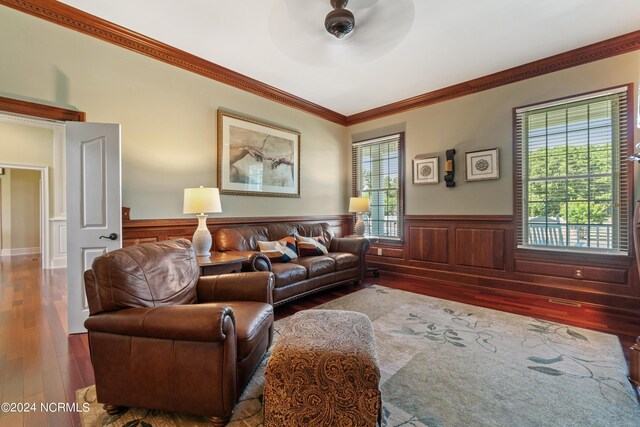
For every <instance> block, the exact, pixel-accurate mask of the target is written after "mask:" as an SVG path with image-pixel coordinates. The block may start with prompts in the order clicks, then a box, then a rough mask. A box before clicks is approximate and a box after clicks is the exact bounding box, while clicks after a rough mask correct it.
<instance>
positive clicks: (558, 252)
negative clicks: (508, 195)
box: [512, 83, 636, 260]
mask: <svg viewBox="0 0 640 427" xmlns="http://www.w3.org/2000/svg"><path fill="white" fill-rule="evenodd" d="M625 90H626V93H627V102H626V104H627V105H626V108H627V117H626V124H627V129H626V131H627V144H626V156H630V155H632V154H633V151H634V130H635V123H636V121H635V116H634V102H635V101H634V85H633V83H626V84H620V85H615V86H611V87H607V88H603V89H598V90H593V91H589V92H584V93H579V94H576V95H569V96H565V97H561V98H555V99H551V100H548V101H542V102H535V103H531V104H527V105H523V106H518V107H514V108H513V111H512V132H513V134H512V168H513V189H512V191H513V226H514V232H513V248H514V250H515V254H516V256H517V257H518V255H525V256H526V255H527V254H536V255H539V256H541V257H547V258H549V259H553V260H558V256H559V257H560V259H562V258H564V257H567V258H572V257H575V256H587V257H589V258H592V259H614V258H617V259H621V258H624V259H628V258H633V257H634V256H635V251H636V248H635V245H634V241H633V227H634V223H633V210H634V204H635V203H634V197H633V194H634V193H633V188H634V176H635V173H634V170H635V162H628V166H627V167H628V171H627V178H628V184H627V191H626V194H624V195H621V196H624V197H626V199H627V213H626V217H627V241H628V242H629V244H628V250H627V253H626V254H625V253H615V252H604V251H598V250H597V249H593V250H585V249H582V250H581V249H567V248H554V247H551V246H541V247H536V246H526V247H521V246H518V215H519V209H520V208H521V206H522V205H521V204H519V201H518V197H517V196H518V185H519V184H520V181H519V175H520V170H521V166H520V165H519V164H518V156H517V148H518V129H517V117H518V114H519V113H521V112H526V111H529V110H532V109H534V107H535V109H538V108H547V107H551V106H554V105H559V104H563V103H566V102H567V101H574V100H575V101H581V100H586V99H589V98H594V97H597V96H600V95H604V94H605V93H607V92H610V93H615V92H616V91H620V92H623V91H625ZM620 151H621V154H622V152H624V151H625V147H624V146H622V145H621V146H620ZM520 214H521V213H520ZM518 258H519V257H518Z"/></svg>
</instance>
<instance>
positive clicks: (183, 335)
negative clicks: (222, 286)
mask: <svg viewBox="0 0 640 427" xmlns="http://www.w3.org/2000/svg"><path fill="white" fill-rule="evenodd" d="M84 326H85V327H86V328H87V329H88V330H89V331H95V332H106V333H110V334H118V335H130V336H136V337H148V338H158V339H167V340H181V341H205V342H215V341H224V340H225V339H226V337H227V336H228V335H229V334H231V335H233V333H234V331H235V317H234V314H233V310H232V309H231V308H230V307H229V306H227V305H226V304H199V305H198V304H190V305H167V306H161V307H141V308H128V309H123V310H117V311H109V312H103V313H100V314H97V315H94V316H90V317H89V318H88V319H87V320H86V321H85V322H84Z"/></svg>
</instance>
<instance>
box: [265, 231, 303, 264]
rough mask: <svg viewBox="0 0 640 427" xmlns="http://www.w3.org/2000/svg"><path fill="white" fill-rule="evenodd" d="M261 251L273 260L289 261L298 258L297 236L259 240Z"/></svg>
mask: <svg viewBox="0 0 640 427" xmlns="http://www.w3.org/2000/svg"><path fill="white" fill-rule="evenodd" d="M258 246H259V247H260V252H262V253H264V254H265V255H266V256H268V257H269V259H270V260H271V262H287V261H291V260H292V259H296V258H298V252H296V238H295V237H294V236H287V237H285V238H282V239H280V240H276V241H268V242H263V241H261V240H259V241H258Z"/></svg>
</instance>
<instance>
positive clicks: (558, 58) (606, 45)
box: [347, 31, 640, 126]
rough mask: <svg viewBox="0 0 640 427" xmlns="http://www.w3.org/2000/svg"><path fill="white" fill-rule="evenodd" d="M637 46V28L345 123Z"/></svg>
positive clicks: (350, 118) (639, 33) (359, 115)
mask: <svg viewBox="0 0 640 427" xmlns="http://www.w3.org/2000/svg"><path fill="white" fill-rule="evenodd" d="M638 49H640V31H634V32H632V33H628V34H624V35H621V36H618V37H613V38H611V39H607V40H604V41H601V42H598V43H593V44H590V45H587V46H583V47H579V48H577V49H573V50H570V51H567V52H564V53H560V54H557V55H553V56H549V57H547V58H544V59H540V60H538V61H533V62H529V63H528V64H524V65H519V66H517V67H513V68H509V69H507V70H503V71H499V72H497V73H493V74H489V75H486V76H484V77H479V78H477V79H473V80H469V81H466V82H463V83H459V84H455V85H453V86H449V87H445V88H443V89H438V90H434V91H433V92H427V93H424V94H422V95H418V96H414V97H411V98H407V99H404V100H402V101H398V102H394V103H391V104H387V105H383V106H381V107H377V108H373V109H371V110H367V111H363V112H361V113H357V114H352V115H350V116H348V117H347V126H351V125H354V124H357V123H363V122H368V121H370V120H375V119H379V118H381V117H385V116H390V115H393V114H398V113H402V112H404V111H408V110H413V109H416V108H421V107H426V106H427V105H432V104H437V103H439V102H443V101H448V100H450V99H454V98H459V97H462V96H466V95H471V94H473V93H478V92H482V91H485V90H488V89H494V88H497V87H499V86H504V85H508V84H511V83H516V82H519V81H522V80H526V79H530V78H532V77H538V76H542V75H544V74H549V73H553V72H555V71H560V70H564V69H566V68H571V67H575V66H577V65H583V64H587V63H589V62H593V61H599V60H601V59H606V58H609V57H612V56H616V55H621V54H623V53H628V52H632V51H635V50H638Z"/></svg>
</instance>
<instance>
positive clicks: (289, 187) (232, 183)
mask: <svg viewBox="0 0 640 427" xmlns="http://www.w3.org/2000/svg"><path fill="white" fill-rule="evenodd" d="M218 187H219V189H220V193H221V194H235V195H245V196H270V197H300V132H297V131H295V130H291V129H287V128H284V127H280V126H276V125H273V124H270V123H266V122H263V121H260V120H256V119H253V118H250V117H246V116H242V115H239V114H235V113H231V112H227V111H223V110H218Z"/></svg>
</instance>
